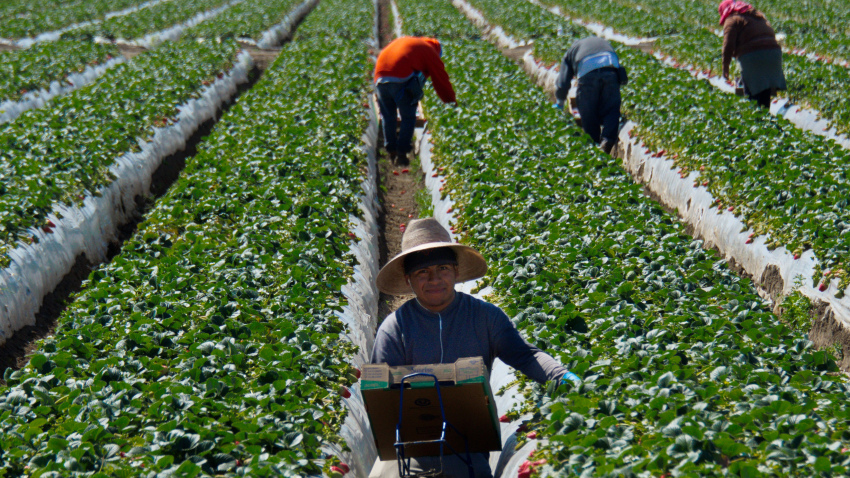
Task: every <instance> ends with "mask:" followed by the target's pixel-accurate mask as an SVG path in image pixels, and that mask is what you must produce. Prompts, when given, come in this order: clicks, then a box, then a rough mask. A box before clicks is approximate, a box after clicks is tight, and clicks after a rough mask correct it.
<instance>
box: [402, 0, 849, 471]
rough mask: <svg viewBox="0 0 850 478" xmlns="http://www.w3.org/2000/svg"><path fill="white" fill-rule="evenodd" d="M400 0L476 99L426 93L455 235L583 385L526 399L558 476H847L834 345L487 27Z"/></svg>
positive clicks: (410, 23)
mask: <svg viewBox="0 0 850 478" xmlns="http://www.w3.org/2000/svg"><path fill="white" fill-rule="evenodd" d="M478 3H482V2H478ZM401 6H402V14H403V16H404V20H405V26H406V28H408V29H409V31H412V32H416V33H420V34H430V35H435V36H437V37H439V38H441V39H443V40H444V43H445V44H446V47H445V51H446V54H445V55H444V59H445V61H446V63H447V68H448V70H449V74H450V76H451V77H452V79H453V84H454V85H455V86H456V89H457V90H458V95H459V104H461V105H463V106H462V107H461V108H455V109H452V108H448V107H445V106H443V105H440V104H439V103H438V102H437V101H435V100H434V98H430V97H429V98H427V100H426V104H427V113H428V117H429V129H431V131H432V132H433V134H434V155H435V158H436V160H437V161H438V162H439V164H440V165H441V166H443V167H445V168H446V170H447V171H449V173H448V177H449V179H448V181H447V183H446V190H447V191H448V193H449V194H451V195H452V196H453V198H454V199H455V200H456V202H457V204H458V207H456V208H455V212H456V214H458V216H459V219H458V223H457V224H456V227H457V228H458V230H462V231H464V233H465V236H466V237H465V241H466V242H467V243H468V244H470V245H473V246H475V247H478V248H481V249H482V251H483V252H484V253H485V255H486V256H487V257H488V260H489V261H490V263H491V268H490V271H491V272H490V273H489V274H488V276H487V282H488V283H489V285H491V286H493V288H494V289H495V291H496V294H497V296H498V300H499V302H500V303H501V304H502V307H503V308H505V310H506V311H508V313H509V315H511V316H513V317H514V321H515V322H516V323H517V324H518V326H519V327H520V328H521V329H523V331H524V332H525V333H526V334H528V336H529V337H532V338H533V340H534V341H535V342H536V343H537V344H538V345H540V346H541V347H543V348H544V349H546V350H548V351H549V352H551V353H553V354H554V355H555V356H558V357H559V358H560V359H561V360H562V361H563V362H564V364H565V365H567V366H569V367H570V369H571V370H577V371H578V373H579V375H581V376H582V379H583V382H582V384H581V385H578V386H572V385H570V386H564V387H560V388H558V389H554V387H552V386H550V388H548V389H546V390H544V389H542V388H535V392H534V395H533V397H534V399H533V400H532V401H530V402H528V407H529V409H530V410H536V420H535V421H534V422H533V423H532V424H530V426H531V428H532V429H533V430H534V431H537V432H538V433H539V434H540V435H541V436H546V437H548V440H549V441H548V444H546V445H545V446H543V450H542V452H541V454H542V455H543V456H544V457H546V458H547V459H548V462H549V465H548V466H550V467H551V468H549V469H548V471H549V472H553V473H554V472H555V471H553V470H559V471H560V472H561V473H563V472H564V469H565V468H566V467H569V468H570V469H573V470H577V471H578V472H579V473H582V474H583V475H584V476H606V475H611V476H615V475H618V474H626V475H628V474H630V473H633V474H637V475H641V476H644V475H645V476H649V475H657V474H658V473H665V472H681V473H687V474H690V475H693V476H696V475H698V474H702V475H706V474H721V473H723V471H724V468H728V471H731V472H733V473H757V472H758V471H761V472H762V473H765V474H771V473H773V474H777V475H783V474H785V475H787V474H802V475H811V474H812V473H813V472H814V470H824V471H827V470H831V471H832V472H833V473H835V474H840V473H842V472H846V470H847V467H848V465H850V463H848V458H847V456H846V454H844V453H843V452H842V448H846V447H847V446H848V443H850V435H848V433H847V431H846V429H845V427H844V425H843V424H844V423H845V422H846V420H847V417H848V410H847V398H848V397H849V396H850V395H848V393H850V388H848V386H847V384H846V383H845V381H844V380H842V379H841V378H840V377H837V376H835V375H834V373H833V372H834V371H835V370H836V367H835V364H834V362H833V361H832V359H831V357H830V356H829V354H828V353H827V352H817V351H814V350H813V349H812V345H811V343H810V342H809V341H807V340H806V339H805V336H804V334H802V333H801V332H797V331H792V330H789V329H788V327H786V326H785V325H783V324H782V323H781V322H779V321H777V319H776V317H775V316H773V315H772V314H771V313H770V312H768V310H767V309H766V308H765V306H764V305H763V303H762V301H761V300H760V298H759V297H758V295H757V294H756V293H755V291H754V289H753V287H752V285H751V283H750V281H749V280H747V279H742V278H740V277H737V276H736V275H735V274H734V273H733V272H731V271H730V270H729V269H728V268H727V267H726V265H725V263H724V261H720V260H717V258H716V257H715V256H714V255H713V253H710V252H708V253H707V252H705V251H704V250H703V249H702V247H701V243H700V241H693V240H692V239H691V238H690V237H689V236H688V235H687V233H686V230H685V227H684V226H682V225H681V224H679V223H678V221H676V219H675V218H674V217H672V216H670V215H669V214H667V213H665V212H664V211H663V210H661V208H659V207H658V206H657V205H655V204H654V203H653V202H652V201H651V200H649V199H648V198H646V197H645V196H644V194H643V193H642V191H641V187H640V186H638V185H635V184H633V183H632V182H631V180H630V178H629V177H628V175H627V174H626V173H625V172H624V171H622V170H621V169H619V168H617V167H615V166H613V165H612V164H611V162H610V159H609V158H607V157H605V156H603V155H601V154H600V153H598V152H597V151H596V150H595V149H593V148H592V147H591V146H590V145H588V144H587V142H586V141H584V140H583V139H581V138H580V136H581V134H580V132H579V130H578V129H577V128H576V127H575V126H573V125H569V124H566V123H564V122H561V121H558V120H557V116H556V112H554V111H553V110H552V109H551V108H550V107H548V106H547V104H546V103H547V100H546V98H545V97H544V96H543V94H542V93H541V92H540V91H538V90H537V89H536V88H534V87H533V85H532V84H531V83H529V82H528V80H527V79H525V78H524V75H521V74H518V70H517V68H516V66H515V65H513V64H512V63H511V62H509V61H508V60H507V59H505V58H504V57H502V56H501V55H500V54H498V53H497V52H496V51H495V49H493V48H492V47H490V46H489V45H483V44H482V43H481V42H480V41H475V40H472V39H471V38H474V36H475V35H476V34H477V33H478V32H470V31H468V30H467V31H466V32H465V33H464V36H463V37H458V36H455V37H454V38H452V39H451V40H449V38H450V37H452V35H456V34H457V33H458V32H460V31H462V30H464V27H463V22H464V19H463V18H462V17H459V15H458V14H457V12H456V11H453V10H452V9H450V8H449V7H448V4H447V3H446V2H442V1H439V0H434V1H428V2H423V1H418V2H416V3H415V4H414V3H413V2H409V3H408V2H406V1H405V2H402V3H401ZM423 12H427V13H423ZM512 14H513V12H512ZM457 211H460V212H459V213H457ZM522 440H523V441H524V440H526V438H523V439H522ZM541 445H543V443H541Z"/></svg>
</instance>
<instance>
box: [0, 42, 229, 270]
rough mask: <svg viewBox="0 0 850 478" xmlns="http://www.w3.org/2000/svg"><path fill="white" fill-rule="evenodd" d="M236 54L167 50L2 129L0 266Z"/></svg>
mask: <svg viewBox="0 0 850 478" xmlns="http://www.w3.org/2000/svg"><path fill="white" fill-rule="evenodd" d="M237 51H238V45H236V43H235V42H232V41H229V42H222V43H218V42H215V41H207V42H200V43H199V42H196V41H183V42H179V43H172V44H168V45H166V46H163V47H162V48H160V49H158V50H156V51H151V52H147V53H144V54H142V55H139V56H137V57H136V58H135V59H134V61H132V62H125V63H122V64H120V65H119V66H116V67H115V68H113V69H111V70H109V71H108V72H107V73H106V74H105V75H104V76H103V77H101V79H100V80H99V81H97V82H96V83H94V84H92V85H89V86H87V87H85V88H83V89H80V90H77V91H76V92H74V93H72V94H69V95H66V96H63V97H60V98H58V99H56V100H55V101H54V102H53V103H52V104H51V107H50V108H47V109H42V110H30V111H27V112H25V113H24V114H22V115H21V116H20V117H19V118H18V119H17V120H16V121H14V122H10V123H5V124H2V125H0V144H2V145H3V147H2V148H0V165H2V171H3V172H2V173H0V175H1V176H0V211H2V219H0V266H2V267H6V266H8V265H9V261H10V258H9V255H8V252H9V251H10V250H11V249H14V248H15V247H18V246H19V245H20V244H21V243H22V242H23V243H29V242H32V241H33V240H34V236H33V235H32V234H31V233H30V232H28V230H29V229H31V228H42V227H48V228H49V227H51V226H50V224H49V223H48V220H47V216H48V214H50V213H51V212H52V211H54V209H55V207H56V206H57V205H58V204H65V205H71V204H81V203H82V201H83V200H84V199H85V196H87V195H96V194H98V191H99V189H100V188H102V187H103V186H105V185H107V184H109V183H110V182H111V181H112V180H113V179H114V178H113V177H112V176H111V173H110V167H111V166H112V165H113V164H114V162H115V160H116V158H118V157H119V156H121V155H122V154H125V153H128V152H133V151H138V150H139V148H140V142H144V141H146V140H148V139H150V138H151V137H152V135H153V134H154V132H155V128H157V127H162V126H166V125H167V124H169V123H170V122H171V121H173V118H174V117H175V116H176V115H177V113H178V110H177V108H178V107H179V106H181V105H182V104H184V103H186V102H187V101H188V100H190V99H191V98H194V97H197V96H199V95H200V92H201V90H202V89H203V88H204V83H209V81H210V80H212V79H215V77H216V75H220V74H222V72H224V71H226V70H227V69H229V68H230V66H231V65H232V63H233V60H234V59H235V57H236V54H237ZM105 119H106V120H105Z"/></svg>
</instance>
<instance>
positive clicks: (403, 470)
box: [394, 372, 474, 478]
mask: <svg viewBox="0 0 850 478" xmlns="http://www.w3.org/2000/svg"><path fill="white" fill-rule="evenodd" d="M420 376H421V377H431V378H432V379H434V387H435V388H436V389H437V401H438V402H439V403H440V415H441V417H442V419H443V425H442V428H441V431H440V438H439V439H436V440H420V441H413V442H403V441H401V418H402V413H403V412H404V383H405V381H407V380H408V379H411V378H413V377H420ZM400 384H401V390H400V391H399V398H398V423H397V424H396V427H395V444H394V446H395V450H396V459H397V462H398V474H399V477H401V478H405V477H409V476H413V475H411V474H410V458H405V456H404V447H405V446H407V445H424V444H429V443H439V445H440V463H441V464H442V463H443V451H444V449H443V447H444V446H447V447H449V450H451V452H452V453H453V454H455V455H458V458H460V460H461V461H463V462H464V463H466V467H467V469H468V470H469V478H474V473H473V471H472V457H471V456H470V455H469V440H468V439H467V438H466V436H465V435H463V434H461V433H460V431H459V430H458V429H457V428H455V426H454V425H452V424H451V423H449V422H448V421H446V410H445V408H444V407H443V395H442V392H441V391H440V382H439V380H437V376H436V375H434V374H430V373H425V372H416V373H411V374H408V375H405V376H404V377H403V378H402V379H401V382H400ZM448 427H451V428H452V430H454V431H455V433H457V434H458V436H460V437H461V438H463V444H464V447H465V448H466V459H464V458H461V456H460V454H459V453H458V452H457V451H456V450H455V449H454V447H452V446H451V445H450V444H449V442H448V441H447V440H446V430H447V429H448ZM441 466H442V465H441ZM441 471H442V470H441Z"/></svg>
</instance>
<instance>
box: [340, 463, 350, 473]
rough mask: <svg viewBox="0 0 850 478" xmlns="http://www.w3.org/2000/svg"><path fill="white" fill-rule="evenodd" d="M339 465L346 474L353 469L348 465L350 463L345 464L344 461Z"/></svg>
mask: <svg viewBox="0 0 850 478" xmlns="http://www.w3.org/2000/svg"><path fill="white" fill-rule="evenodd" d="M337 466H338V467H339V469H341V470H342V473H343V474H346V473H348V472H349V471H351V468H349V467H348V465H346V464H345V463H343V462H339V465H337Z"/></svg>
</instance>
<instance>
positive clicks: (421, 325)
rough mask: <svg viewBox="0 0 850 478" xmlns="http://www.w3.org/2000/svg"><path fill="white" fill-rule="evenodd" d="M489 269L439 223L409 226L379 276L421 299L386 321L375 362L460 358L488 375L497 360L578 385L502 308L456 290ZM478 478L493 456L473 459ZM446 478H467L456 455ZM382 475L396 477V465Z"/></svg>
mask: <svg viewBox="0 0 850 478" xmlns="http://www.w3.org/2000/svg"><path fill="white" fill-rule="evenodd" d="M486 272H487V263H486V261H485V260H484V258H483V257H482V256H481V254H480V253H479V252H478V251H476V250H475V249H473V248H471V247H469V246H464V245H461V244H457V243H454V242H452V240H451V236H450V235H449V233H448V231H446V230H445V228H443V227H442V226H441V225H440V223H439V222H437V220H436V219H433V218H427V219H417V220H413V221H411V222H410V224H409V225H408V227H407V229H406V230H405V232H404V235H403V236H402V239H401V253H400V254H398V255H397V256H396V257H395V258H393V259H392V260H391V261H390V262H388V263H387V265H385V266H384V267H383V269H381V271H380V272H379V273H378V278H377V285H378V289H380V290H381V292H384V293H387V294H392V295H403V294H410V293H411V291H412V292H413V293H414V294H416V298H414V299H411V300H409V301H407V302H405V303H404V304H403V305H402V306H401V307H399V308H398V309H397V310H396V311H395V312H393V313H392V314H390V315H389V316H387V318H386V319H385V320H384V322H383V323H382V324H381V326H380V328H379V329H378V333H377V337H376V338H375V348H374V349H373V350H372V359H371V361H372V363H386V364H389V365H391V366H398V365H415V364H429V363H454V362H455V361H456V360H457V359H459V358H464V357H483V358H484V361H485V363H486V364H487V369H488V372H489V371H490V370H492V367H493V361H494V360H495V359H496V358H499V359H500V360H502V361H503V362H505V363H506V364H508V365H510V366H511V367H514V368H516V369H518V370H519V371H521V372H522V373H524V374H525V375H527V376H528V377H530V378H532V379H533V380H535V381H537V382H540V383H545V382H546V381H548V380H574V381H578V380H579V378H578V377H577V376H576V375H575V374H573V373H571V372H569V371H568V370H567V369H566V368H564V367H563V366H562V365H561V364H560V363H559V362H558V361H557V360H555V359H553V358H552V357H551V356H549V355H548V354H546V353H545V352H543V351H541V350H540V349H538V348H537V347H534V346H532V345H530V344H529V343H528V342H526V341H525V340H524V339H523V338H522V337H521V336H520V335H519V332H518V331H517V329H516V327H514V325H513V323H512V322H511V321H510V319H508V316H507V315H506V314H505V313H504V312H503V311H502V310H501V309H500V308H498V307H497V306H495V305H493V304H490V303H487V302H485V301H483V300H480V299H477V298H475V297H472V296H470V295H467V294H464V293H462V292H456V291H455V284H456V283H459V282H464V281H467V280H472V279H477V278H480V277H483V276H484V274H485V273H486ZM472 461H473V469H474V472H475V476H476V477H490V476H492V473H491V470H490V466H489V464H488V454H487V453H476V454H473V456H472ZM412 465H413V466H412V470H411V471H414V470H416V471H427V470H430V469H434V468H437V469H439V466H440V464H439V459H438V458H433V459H430V458H427V457H426V458H420V459H418V461H417V462H416V463H413V464H412ZM443 466H444V468H443V470H444V474H445V475H444V476H446V477H455V476H460V477H464V478H466V477H468V470H467V468H466V466H465V465H464V464H463V462H462V461H461V460H460V459H459V458H457V456H456V455H449V456H448V457H446V459H445V461H444V463H443ZM387 468H390V469H388V470H387V472H386V473H385V474H382V475H381V476H392V474H393V473H394V475H395V476H398V469H397V468H396V466H395V462H392V465H391V466H388V467H387Z"/></svg>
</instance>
